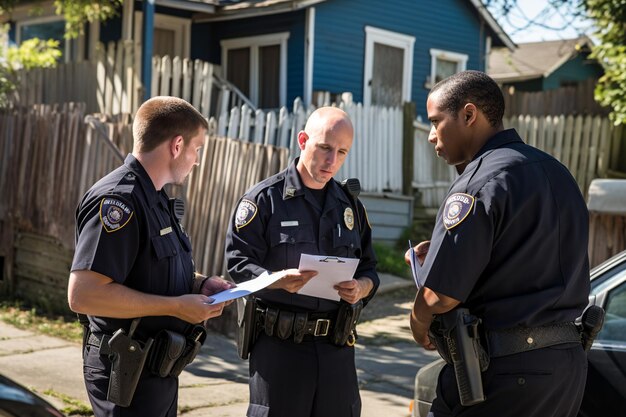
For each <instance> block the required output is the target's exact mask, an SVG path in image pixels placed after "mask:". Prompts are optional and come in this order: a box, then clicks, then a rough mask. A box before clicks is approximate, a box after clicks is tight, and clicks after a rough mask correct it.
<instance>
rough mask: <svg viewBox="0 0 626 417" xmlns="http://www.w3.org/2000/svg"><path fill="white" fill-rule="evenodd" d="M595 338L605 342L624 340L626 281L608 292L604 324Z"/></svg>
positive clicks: (625, 329)
mask: <svg viewBox="0 0 626 417" xmlns="http://www.w3.org/2000/svg"><path fill="white" fill-rule="evenodd" d="M597 340H598V341H601V342H602V343H607V344H613V343H616V342H625V341H626V283H622V284H621V285H620V286H619V287H617V288H615V289H613V290H611V291H610V292H609V294H608V300H607V303H606V316H605V317H604V326H603V327H602V331H600V334H599V335H598V337H597Z"/></svg>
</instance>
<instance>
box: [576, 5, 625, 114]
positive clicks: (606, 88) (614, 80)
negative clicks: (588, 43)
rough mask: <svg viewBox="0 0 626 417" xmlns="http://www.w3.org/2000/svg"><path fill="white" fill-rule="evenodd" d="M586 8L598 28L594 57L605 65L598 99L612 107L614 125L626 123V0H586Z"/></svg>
mask: <svg viewBox="0 0 626 417" xmlns="http://www.w3.org/2000/svg"><path fill="white" fill-rule="evenodd" d="M584 7H585V9H586V10H587V13H588V14H589V17H591V18H592V19H593V20H594V21H595V22H596V27H597V32H596V36H597V38H598V40H599V43H598V44H597V45H595V46H594V48H593V54H592V56H593V57H595V58H596V59H597V60H598V61H599V62H600V63H601V64H602V66H603V67H604V75H603V76H602V78H600V82H599V83H598V85H597V87H596V91H595V96H596V100H597V101H598V102H599V103H600V104H603V105H609V106H611V107H612V109H613V111H612V112H611V118H612V120H613V121H614V122H615V124H626V93H625V92H626V0H585V1H584Z"/></svg>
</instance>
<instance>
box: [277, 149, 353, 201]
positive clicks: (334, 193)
mask: <svg viewBox="0 0 626 417" xmlns="http://www.w3.org/2000/svg"><path fill="white" fill-rule="evenodd" d="M299 159H300V157H298V158H296V159H294V160H293V162H291V164H289V167H288V168H287V170H286V171H285V185H284V187H283V200H289V199H290V198H293V197H298V196H304V195H305V192H304V190H305V188H306V187H305V185H304V184H303V183H302V179H301V178H300V174H299V173H298V170H297V168H296V167H297V166H298V160H299ZM327 187H328V188H327V190H326V199H327V200H328V199H329V198H332V197H334V198H336V199H338V200H341V201H343V202H345V203H346V204H350V200H348V197H347V196H346V193H345V192H343V190H341V189H340V188H341V187H340V185H339V183H337V181H335V180H334V179H331V180H330V181H329V182H328V186H327ZM312 202H313V200H312ZM314 204H317V202H315V203H314ZM327 206H328V203H327Z"/></svg>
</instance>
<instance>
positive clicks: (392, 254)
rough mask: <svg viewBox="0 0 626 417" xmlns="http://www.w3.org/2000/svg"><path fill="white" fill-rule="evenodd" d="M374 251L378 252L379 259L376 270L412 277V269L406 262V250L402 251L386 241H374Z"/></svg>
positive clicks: (377, 257)
mask: <svg viewBox="0 0 626 417" xmlns="http://www.w3.org/2000/svg"><path fill="white" fill-rule="evenodd" d="M407 249H408V246H407ZM374 251H375V252H376V259H378V264H377V265H376V271H378V272H385V273H387V274H392V275H396V276H398V277H402V278H407V279H411V270H410V269H409V266H408V265H407V264H406V263H405V262H404V252H406V250H404V251H402V250H400V249H398V248H395V247H391V246H388V245H385V244H384V243H378V242H374Z"/></svg>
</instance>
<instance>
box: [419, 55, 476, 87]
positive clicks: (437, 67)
mask: <svg viewBox="0 0 626 417" xmlns="http://www.w3.org/2000/svg"><path fill="white" fill-rule="evenodd" d="M467 58H468V56H467V55H465V54H459V53H456V52H449V51H442V50H440V49H431V50H430V62H431V64H430V77H429V79H428V80H427V81H426V86H425V87H426V88H431V87H432V86H433V85H435V84H436V83H438V82H439V81H441V80H443V79H444V78H447V77H449V76H451V75H454V74H456V73H457V72H461V71H465V68H466V66H467Z"/></svg>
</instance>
